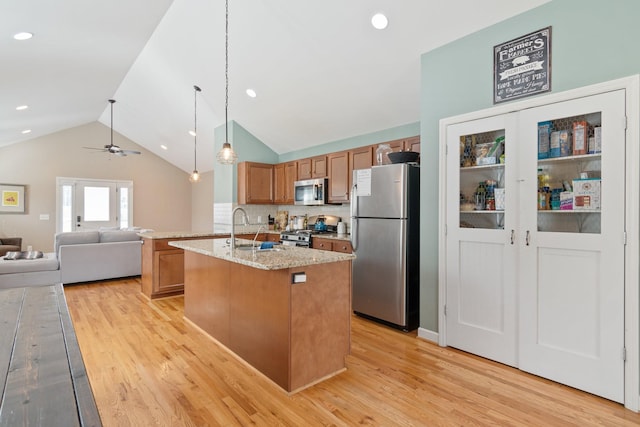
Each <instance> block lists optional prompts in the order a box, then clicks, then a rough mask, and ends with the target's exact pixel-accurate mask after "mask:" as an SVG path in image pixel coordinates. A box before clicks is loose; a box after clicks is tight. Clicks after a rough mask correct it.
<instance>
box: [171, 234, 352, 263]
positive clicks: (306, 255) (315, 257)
mask: <svg viewBox="0 0 640 427" xmlns="http://www.w3.org/2000/svg"><path fill="white" fill-rule="evenodd" d="M252 243H253V242H252V241H251V240H245V239H237V243H236V245H238V246H239V245H250V244H252ZM169 245H170V246H174V247H176V248H180V249H184V250H187V251H191V252H196V253H199V254H202V255H207V256H212V257H215V258H220V259H224V260H226V261H231V262H235V263H237V264H243V265H247V266H249V267H254V268H258V269H261V270H281V269H285V268H292V267H304V266H306V265H314V264H325V263H330V262H339V261H350V260H352V259H354V258H355V257H356V256H355V255H353V254H345V253H341V252H331V251H321V250H317V249H307V248H300V247H296V246H285V245H275V247H276V248H277V249H278V250H272V251H269V250H267V251H261V250H255V251H253V250H241V249H237V247H236V250H235V251H234V253H233V254H232V253H231V248H230V247H229V244H228V243H227V239H203V240H182V241H177V242H169Z"/></svg>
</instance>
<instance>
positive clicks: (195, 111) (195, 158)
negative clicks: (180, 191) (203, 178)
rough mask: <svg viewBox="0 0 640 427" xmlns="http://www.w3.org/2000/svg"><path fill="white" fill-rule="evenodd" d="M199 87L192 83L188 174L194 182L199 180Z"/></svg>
mask: <svg viewBox="0 0 640 427" xmlns="http://www.w3.org/2000/svg"><path fill="white" fill-rule="evenodd" d="M200 91H201V89H200V88H199V87H198V86H196V85H193V172H192V173H191V175H189V181H191V182H193V183H196V182H199V181H200V174H199V173H198V92H200Z"/></svg>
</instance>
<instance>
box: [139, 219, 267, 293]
mask: <svg viewBox="0 0 640 427" xmlns="http://www.w3.org/2000/svg"><path fill="white" fill-rule="evenodd" d="M254 227H256V226H254ZM242 233H243V234H241V236H242V237H251V238H253V236H254V234H255V233H256V230H255V229H253V228H249V227H244V228H243V231H242ZM263 233H266V232H263ZM276 235H277V236H279V234H278V233H276ZM138 236H140V237H141V238H142V269H141V271H142V283H141V286H140V290H141V291H142V293H143V294H144V295H146V296H147V297H148V298H149V299H154V298H164V297H170V296H173V295H180V294H182V292H183V289H184V286H183V283H184V255H183V251H182V249H178V248H175V247H172V246H169V242H173V241H177V240H193V239H207V238H218V237H220V238H221V237H229V232H193V231H145V232H142V233H138Z"/></svg>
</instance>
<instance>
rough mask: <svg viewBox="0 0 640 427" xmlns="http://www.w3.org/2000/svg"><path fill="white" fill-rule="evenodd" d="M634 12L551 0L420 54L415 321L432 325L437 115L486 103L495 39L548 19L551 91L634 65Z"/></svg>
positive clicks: (619, 2)
mask: <svg viewBox="0 0 640 427" xmlns="http://www.w3.org/2000/svg"><path fill="white" fill-rule="evenodd" d="M639 18H640V2H639V1H637V0H606V1H605V0H554V1H552V2H550V3H547V4H545V5H542V6H540V7H538V8H536V9H533V10H531V11H529V12H526V13H523V14H521V15H518V16H516V17H514V18H512V19H509V20H506V21H503V22H501V23H499V24H496V25H494V26H492V27H489V28H487V29H485V30H482V31H479V32H477V33H474V34H471V35H469V36H467V37H465V38H463V39H460V40H457V41H455V42H453V43H450V44H448V45H445V46H443V47H441V48H438V49H436V50H434V51H431V52H427V53H425V54H423V55H422V70H421V77H422V89H421V95H420V98H421V114H420V122H421V129H420V134H421V140H422V145H421V152H422V156H421V166H422V168H421V189H422V190H421V224H420V226H421V265H420V268H421V271H420V286H421V288H420V293H421V298H420V326H421V327H423V328H425V329H428V330H431V331H438V156H439V150H438V137H439V135H438V132H439V129H438V125H439V120H440V119H442V118H445V117H449V116H453V115H458V114H463V113H468V112H471V111H475V110H479V109H484V108H489V107H492V106H493V56H492V49H493V46H495V45H497V44H500V43H503V42H506V41H509V40H512V39H514V38H517V37H519V36H522V35H525V34H527V33H530V32H533V31H536V30H539V29H542V28H545V27H548V26H551V27H552V45H551V46H552V52H551V55H552V59H551V67H552V82H551V85H552V93H556V92H562V91H565V90H569V89H574V88H578V87H581V86H586V85H590V84H595V83H600V82H604V81H608V80H613V79H616V78H620V77H626V76H629V75H633V74H638V73H640V55H639V54H638V48H637V41H638V40H640V25H638V19H639ZM542 96H544V95H542ZM501 105H503V104H501ZM636 120H637V118H636ZM426 153H429V154H430V155H425V154H426Z"/></svg>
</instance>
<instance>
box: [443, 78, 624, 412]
mask: <svg viewBox="0 0 640 427" xmlns="http://www.w3.org/2000/svg"><path fill="white" fill-rule="evenodd" d="M594 115H595V116H597V118H598V120H599V121H600V123H599V124H600V125H601V129H602V153H601V155H596V156H584V157H582V156H573V157H572V158H567V159H562V160H561V161H558V162H555V163H551V162H549V163H548V164H547V163H542V162H539V161H538V153H537V151H538V144H537V142H538V124H539V123H541V122H545V121H548V120H554V119H560V118H565V117H567V118H570V119H572V120H575V118H576V117H593V116H594ZM624 123H625V91H624V90H618V91H613V92H608V93H604V94H600V95H594V96H589V97H585V98H580V99H574V100H570V101H564V102H558V103H554V104H550V105H546V106H541V107H535V108H531V109H527V110H522V111H519V112H516V113H511V114H507V115H502V116H496V117H490V118H487V119H482V120H476V121H473V122H466V123H459V124H453V125H450V126H448V127H447V129H446V143H447V150H448V153H449V154H448V155H447V159H446V163H447V172H446V184H445V185H446V199H447V202H446V210H447V213H446V218H447V220H446V230H447V233H446V239H445V242H446V243H445V248H446V249H445V251H446V252H445V254H446V255H445V257H446V261H445V264H446V273H445V274H446V325H445V326H446V344H447V345H450V346H453V347H457V348H460V349H462V350H465V351H469V352H472V353H475V354H478V355H481V356H484V357H487V358H490V359H493V360H497V361H499V362H502V363H506V364H508V365H512V366H516V367H518V368H519V369H522V370H524V371H528V372H531V373H534V374H536V375H540V376H543V377H546V378H549V379H552V380H554V381H558V382H560V383H563V384H567V385H570V386H573V387H576V388H578V389H581V390H585V391H588V392H590V393H594V394H597V395H599V396H603V397H606V398H608V399H611V400H614V401H618V402H623V401H624V328H625V324H624V307H625V305H624V287H625V278H624V267H625V265H624V259H625V257H624V255H625V238H624V236H625V134H626V132H625V126H624ZM494 129H501V130H503V132H504V135H505V141H506V142H505V152H506V156H505V158H506V161H505V164H504V166H503V169H502V170H501V171H500V173H503V184H504V188H505V195H506V200H505V210H504V212H503V213H501V214H497V213H496V214H493V215H496V218H498V219H496V221H495V224H496V226H495V227H494V228H491V227H483V226H480V227H476V228H466V227H461V225H462V224H464V223H467V222H472V223H473V221H477V218H478V216H480V215H481V213H476V212H473V213H466V212H461V210H460V197H459V194H460V193H461V190H462V188H461V183H462V182H463V180H464V173H467V171H463V168H461V167H460V159H459V156H458V155H457V154H458V153H459V152H460V151H459V150H460V141H461V140H460V137H461V136H465V135H470V134H476V133H481V132H485V131H491V130H494ZM451 153H454V155H451ZM593 164H595V165H596V167H595V168H596V169H598V171H597V172H599V173H600V174H601V179H602V181H601V183H602V184H601V185H602V187H601V203H602V208H601V209H600V210H599V211H598V212H585V213H578V212H540V211H538V207H537V200H538V178H537V174H538V168H539V167H541V165H543V166H544V167H547V166H548V167H550V168H557V169H558V170H560V171H563V172H555V169H554V173H558V174H561V173H564V174H568V175H567V176H569V175H571V174H573V175H575V176H579V174H580V172H583V171H585V170H588V169H589V168H592V165H593ZM572 168H574V169H575V170H574V171H573V172H572V171H571V169H572ZM479 172H483V171H482V170H480V171H479ZM590 172H595V171H590ZM498 215H500V216H498ZM465 219H468V221H465ZM550 224H551V225H550ZM567 224H576V225H575V230H574V229H572V228H571V227H572V226H571V225H567ZM594 224H595V225H594ZM466 225H467V226H468V224H466ZM554 227H556V228H554ZM583 227H584V229H583ZM589 227H591V228H589ZM585 230H586V231H585Z"/></svg>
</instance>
